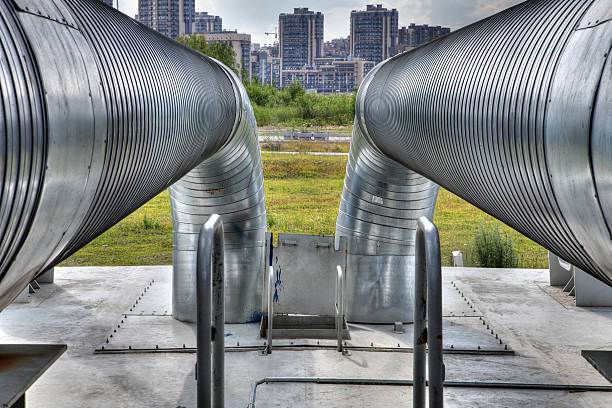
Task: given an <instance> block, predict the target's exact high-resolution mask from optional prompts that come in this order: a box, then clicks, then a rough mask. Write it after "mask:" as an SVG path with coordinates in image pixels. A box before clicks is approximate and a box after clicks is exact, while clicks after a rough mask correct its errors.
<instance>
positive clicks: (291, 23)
mask: <svg viewBox="0 0 612 408" xmlns="http://www.w3.org/2000/svg"><path fill="white" fill-rule="evenodd" d="M278 35H279V41H280V44H279V47H280V58H281V64H282V69H304V68H312V67H314V59H315V58H318V57H321V56H322V55H323V14H322V13H321V12H314V11H311V10H308V8H295V9H294V10H293V13H282V14H280V16H279V18H278Z"/></svg>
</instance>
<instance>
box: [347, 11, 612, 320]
mask: <svg viewBox="0 0 612 408" xmlns="http://www.w3.org/2000/svg"><path fill="white" fill-rule="evenodd" d="M611 46H612V0H540V1H528V2H525V3H521V4H519V5H517V6H515V7H512V8H510V9H508V10H505V11H503V12H501V13H499V14H496V15H494V16H492V17H490V18H487V19H485V20H482V21H479V22H477V23H475V24H472V25H470V26H467V27H465V28H463V29H461V30H458V31H456V32H454V33H451V34H450V35H447V36H445V37H443V38H440V39H438V40H436V41H433V42H431V43H429V44H427V45H424V46H422V47H419V48H417V49H415V50H412V51H410V52H407V53H404V54H401V55H398V56H396V57H394V58H392V59H390V60H387V61H385V62H383V63H381V64H380V65H379V66H377V67H376V68H375V70H373V71H372V72H371V73H370V74H369V75H368V77H367V78H366V79H365V80H364V83H363V84H362V85H361V87H360V91H359V94H358V97H357V104H356V126H355V130H354V140H353V142H352V145H351V154H350V159H349V165H348V166H347V173H346V179H345V184H344V191H343V195H342V202H341V205H340V213H339V215H338V222H337V227H336V230H337V234H339V235H346V236H349V237H351V238H352V240H353V242H352V243H353V245H352V246H351V251H350V253H351V256H352V257H354V258H355V257H360V258H364V257H367V258H365V259H372V260H374V261H375V263H376V265H379V264H382V265H385V266H386V268H388V271H387V270H386V269H385V268H379V267H378V266H377V267H376V268H375V267H374V266H369V265H365V266H364V265H362V264H357V265H356V264H355V262H350V263H349V265H350V267H349V268H348V270H347V298H348V308H349V310H348V318H349V319H351V320H359V319H361V318H362V316H363V313H364V311H363V310H362V306H360V305H359V304H351V297H353V299H357V300H359V299H362V300H364V301H365V304H367V305H371V307H372V309H375V310H377V309H381V310H385V309H387V308H390V307H393V306H394V305H395V304H398V302H400V300H396V299H398V297H399V296H400V293H401V292H403V291H404V290H405V289H404V288H405V285H406V284H407V283H406V277H407V276H408V275H409V273H408V272H406V271H405V270H404V267H403V266H402V268H401V269H399V270H396V269H395V268H393V267H392V266H391V265H392V264H393V259H394V256H395V255H396V252H392V254H391V255H389V256H386V257H385V256H379V258H378V259H376V258H370V257H372V256H374V255H377V254H378V252H377V251H383V250H384V249H382V248H387V247H391V248H393V246H392V243H393V239H402V237H409V238H408V239H406V238H403V239H404V240H405V241H406V243H407V244H408V246H409V247H408V248H405V249H404V251H405V252H404V255H406V256H408V255H410V254H412V251H413V250H412V246H411V242H413V239H414V238H413V235H414V223H415V222H414V221H415V220H416V217H417V215H416V213H418V212H425V213H427V211H430V210H431V207H432V206H433V205H434V199H432V198H426V197H424V196H425V195H426V194H429V196H428V197H431V195H433V194H435V187H433V184H431V185H430V186H431V187H429V189H420V190H418V191H416V192H414V193H408V192H407V193H406V194H405V195H404V196H402V197H401V199H400V201H397V200H398V199H397V196H398V194H399V192H400V191H401V192H404V191H406V189H405V188H406V187H404V186H407V185H409V183H410V181H411V180H419V178H418V176H416V175H414V174H411V173H409V172H407V171H406V170H400V169H401V168H402V166H401V165H403V166H405V167H406V168H408V169H411V170H412V171H415V172H416V173H418V174H420V175H422V176H423V177H426V178H427V179H429V180H431V181H432V182H435V183H437V184H438V185H440V186H443V187H444V188H446V189H448V190H450V191H452V192H453V193H455V194H457V195H458V196H460V197H462V198H464V199H465V200H467V201H469V202H470V203H472V204H474V205H475V206H477V207H478V208H480V209H482V210H484V211H485V212H487V213H489V214H491V215H493V216H494V217H496V218H498V219H500V220H501V221H503V222H504V223H506V224H508V225H509V226H511V227H512V228H514V229H516V230H518V231H520V232H521V233H523V234H524V235H526V236H527V237H529V238H531V239H533V240H534V241H536V242H537V243H539V244H541V245H542V246H544V247H546V248H548V249H549V250H550V251H552V252H553V253H555V254H557V255H558V256H560V257H561V258H563V259H565V260H567V261H569V262H571V263H572V264H574V265H576V266H578V267H579V268H581V269H583V270H585V271H586V272H588V273H589V274H591V275H593V276H595V277H597V278H598V279H600V280H601V281H603V282H605V283H607V284H608V285H612V238H611V237H612V234H611V230H610V228H611V227H612V184H611V182H610V180H612V140H611V138H612V115H611V114H610V112H612V57H610V49H611ZM373 169H375V171H374V170H373ZM420 180H422V181H420V183H421V185H422V186H426V185H427V184H426V182H425V179H422V178H421V179H420ZM398 186H402V187H403V188H404V189H399V188H398ZM424 191H427V192H428V193H426V194H425V193H424ZM409 203H412V204H414V203H419V205H417V206H416V208H412V207H409V206H408V204H409ZM400 206H404V208H409V209H411V212H409V213H408V214H410V215H411V216H410V217H406V214H407V213H406V211H400V210H396V209H397V208H399V207H400ZM427 206H429V207H427ZM426 207H427V208H428V209H426ZM385 212H386V213H385ZM413 212H414V215H413ZM383 214H384V216H383ZM402 228H405V229H404V230H402ZM400 232H402V233H404V235H403V236H402V235H401V233H400ZM394 234H395V235H394ZM363 243H367V244H369V246H368V247H365V246H364V245H365V244H363ZM374 243H375V244H374ZM398 248H399V247H398ZM377 268H378V269H377ZM392 268H393V269H394V270H393V271H391V269H392ZM402 274H403V276H402ZM394 275H400V277H399V278H397V279H399V282H397V283H396V282H395V279H396V278H395V277H394ZM362 276H370V279H369V280H368V279H366V282H367V283H362V282H360V279H361V277H362ZM351 280H352V281H353V282H352V283H350V282H351ZM365 286H368V287H369V289H368V290H366V288H365ZM368 299H369V300H368ZM375 310H373V311H375ZM365 312H369V311H365ZM396 317H397V318H398V319H397V320H400V319H401V320H406V319H405V318H404V317H403V316H401V315H400V314H397V315H396Z"/></svg>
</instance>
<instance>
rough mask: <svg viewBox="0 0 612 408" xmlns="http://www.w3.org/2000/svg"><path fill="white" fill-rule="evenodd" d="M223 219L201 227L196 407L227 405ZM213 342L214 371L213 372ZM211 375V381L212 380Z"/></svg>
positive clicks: (198, 277) (209, 219)
mask: <svg viewBox="0 0 612 408" xmlns="http://www.w3.org/2000/svg"><path fill="white" fill-rule="evenodd" d="M223 257H224V244H223V222H222V220H221V217H220V216H219V215H218V214H213V215H211V216H210V217H209V218H208V220H207V221H206V223H205V224H204V225H202V228H201V229H200V235H199V237H198V252H197V274H196V285H197V288H196V291H197V320H196V322H197V328H196V330H197V347H198V348H197V358H196V361H197V364H196V378H197V406H198V407H199V408H209V407H212V406H213V404H214V407H215V408H222V407H223V406H224V399H225V398H224V374H225V373H224V363H225V354H224V353H225V348H224V347H225V345H224V337H225V336H224V331H225V327H224V322H225V316H224V315H225V311H224V291H223V289H224V287H223V286H224V282H223V280H224V265H223V262H224V259H223ZM211 343H212V353H213V355H212V372H211ZM211 375H212V381H211Z"/></svg>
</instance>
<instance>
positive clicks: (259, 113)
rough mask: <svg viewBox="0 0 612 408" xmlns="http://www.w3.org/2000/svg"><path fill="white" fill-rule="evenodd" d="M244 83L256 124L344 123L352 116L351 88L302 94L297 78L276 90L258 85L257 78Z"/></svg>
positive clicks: (347, 122)
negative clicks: (347, 92)
mask: <svg viewBox="0 0 612 408" xmlns="http://www.w3.org/2000/svg"><path fill="white" fill-rule="evenodd" d="M245 87H246V90H247V93H248V95H249V99H250V100H251V103H252V105H253V112H254V113H255V119H256V120H257V125H258V126H270V125H283V126H289V127H293V126H295V127H309V126H328V125H338V126H347V125H351V124H352V123H353V120H354V117H355V95H356V94H355V92H353V93H352V94H340V95H336V94H331V95H317V94H306V91H305V90H304V88H302V86H301V85H300V84H299V83H297V82H294V83H292V84H291V85H289V87H287V89H283V90H280V91H279V90H277V89H276V88H274V87H273V86H271V85H263V86H262V85H261V84H260V83H259V81H258V80H257V81H253V82H251V83H250V84H249V83H245Z"/></svg>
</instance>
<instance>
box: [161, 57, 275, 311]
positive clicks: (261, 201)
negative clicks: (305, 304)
mask: <svg viewBox="0 0 612 408" xmlns="http://www.w3.org/2000/svg"><path fill="white" fill-rule="evenodd" d="M226 70H227V74H228V75H229V76H231V77H232V78H233V83H234V86H235V95H236V104H237V106H238V107H239V109H238V112H237V115H236V122H235V129H234V131H233V132H232V136H231V137H230V139H229V140H228V141H227V143H226V144H225V145H224V146H223V147H222V148H221V149H220V150H219V151H218V152H216V153H215V154H214V155H213V156H212V157H210V158H209V159H207V160H205V161H204V162H202V163H201V164H200V165H199V166H198V167H196V168H195V169H193V170H192V171H190V172H189V173H188V174H187V175H186V176H185V177H183V178H182V179H181V180H179V181H178V182H177V183H175V184H174V185H172V187H170V203H171V207H172V223H173V233H174V249H173V258H174V276H173V285H172V314H173V315H174V317H175V318H177V319H179V320H183V321H189V322H194V321H195V318H196V302H195V298H196V297H195V294H196V293H195V287H196V285H195V282H196V268H195V265H196V262H195V260H196V248H197V241H198V232H199V230H200V227H201V226H202V224H203V223H204V221H205V220H206V219H207V218H208V216H209V215H211V214H215V213H216V214H220V215H221V216H222V218H223V225H224V230H225V234H224V237H225V238H224V240H225V276H226V279H225V292H226V306H225V319H226V321H227V322H228V323H244V322H252V321H257V320H259V318H260V314H261V296H262V293H263V285H262V282H263V273H264V270H265V265H264V262H265V244H266V236H265V235H266V229H267V218H266V203H265V194H264V184H263V170H262V163H261V151H260V148H259V141H258V137H257V124H256V123H255V116H254V114H253V110H252V107H251V104H250V103H249V98H248V95H247V94H246V91H245V89H244V87H243V86H242V85H241V84H240V80H239V79H238V77H237V76H236V75H235V74H234V73H233V72H232V71H231V70H229V69H227V68H226Z"/></svg>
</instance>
